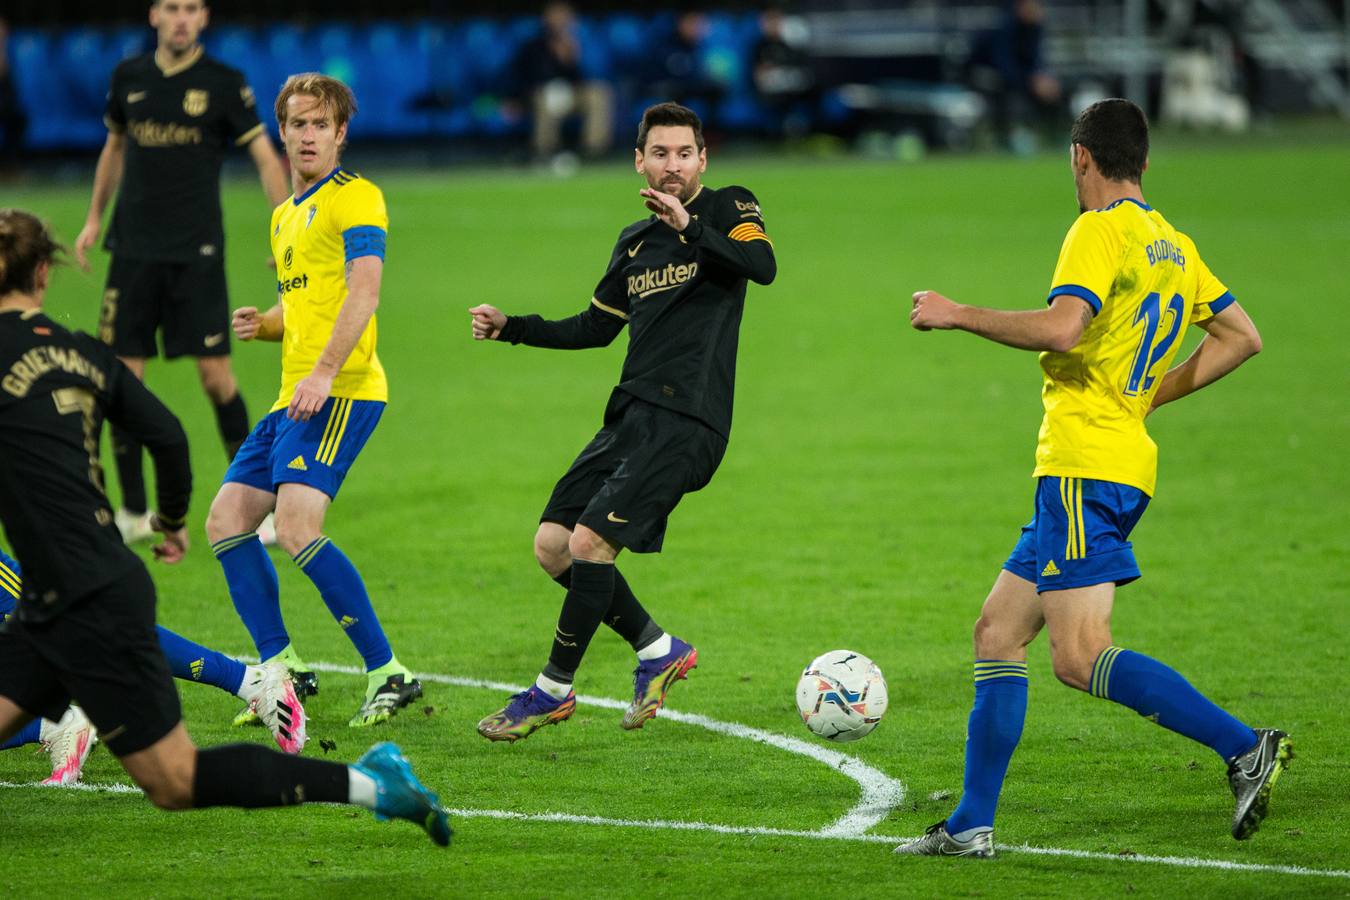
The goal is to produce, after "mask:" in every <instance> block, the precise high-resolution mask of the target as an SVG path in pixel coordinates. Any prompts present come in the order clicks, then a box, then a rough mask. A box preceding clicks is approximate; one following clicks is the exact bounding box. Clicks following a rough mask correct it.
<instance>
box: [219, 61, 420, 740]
mask: <svg viewBox="0 0 1350 900" xmlns="http://www.w3.org/2000/svg"><path fill="white" fill-rule="evenodd" d="M355 111H356V101H355V99H354V98H353V97H352V93H351V91H350V90H349V89H348V88H347V86H346V85H344V84H343V83H342V82H340V81H338V80H336V79H334V78H330V77H328V76H325V75H319V74H315V73H306V74H303V75H293V76H291V77H290V78H289V79H288V80H287V81H286V84H285V85H284V86H283V87H282V89H281V93H280V95H278V97H277V102H276V115H277V123H278V124H279V126H280V130H281V139H282V143H283V144H284V145H285V148H286V155H287V158H288V159H289V161H290V165H291V183H292V185H293V187H294V193H293V194H292V196H291V197H289V198H288V199H287V200H286V201H285V202H283V203H282V204H281V205H280V206H278V207H277V209H276V211H275V212H273V213H272V221H271V225H270V232H271V238H272V252H273V254H274V255H275V258H276V263H277V305H276V306H274V307H272V308H271V309H269V310H268V311H267V312H265V313H263V312H259V311H258V310H257V309H256V308H254V307H244V308H243V309H239V310H236V311H235V313H234V331H235V334H236V335H237V336H238V337H239V338H240V339H241V340H246V341H247V340H252V339H254V338H258V339H261V340H270V341H278V342H280V343H281V393H280V395H279V396H278V398H277V402H276V404H275V405H273V407H272V411H271V412H270V413H269V414H268V415H267V417H266V418H264V419H263V420H262V421H261V422H259V423H258V425H257V427H255V428H254V429H253V432H252V433H251V434H250V435H249V437H248V440H246V441H245V442H244V445H243V446H242V447H240V448H239V453H238V454H237V455H236V456H235V458H234V462H233V463H231V464H230V468H229V471H227V472H226V473H225V483H224V484H223V485H221V488H220V492H219V493H218V494H217V495H216V499H215V501H214V502H213V503H212V505H211V514H210V516H209V518H208V519H207V523H206V531H207V536H208V537H209V538H210V539H211V546H212V550H213V551H214V552H215V554H216V558H217V559H218V560H219V561H220V564H221V567H222V568H223V569H224V571H225V581H226V583H227V584H228V585H229V588H230V597H231V599H232V600H233V601H234V605H235V609H236V610H237V611H238V612H239V616H240V618H242V619H243V620H244V624H245V626H247V628H248V630H249V634H250V636H252V638H253V642H254V644H255V645H256V646H257V648H258V656H259V657H260V658H261V659H263V660H264V661H267V660H272V659H278V660H281V661H282V662H284V663H285V664H286V665H287V666H288V667H289V668H290V669H291V671H292V672H293V673H295V675H296V679H297V681H298V682H299V683H300V685H301V686H302V687H303V688H305V689H306V690H307V691H317V676H315V675H314V673H313V672H310V671H308V667H306V666H305V664H304V663H303V662H302V661H301V659H300V657H299V655H298V654H297V653H296V652H295V649H294V648H293V647H292V646H291V640H290V636H289V635H288V634H287V631H286V626H285V623H284V622H283V621H282V617H281V606H280V601H279V597H278V588H277V575H276V571H275V570H274V569H273V567H272V562H271V559H270V558H269V557H268V556H267V554H266V553H265V552H264V551H263V549H262V545H261V544H260V543H259V542H258V541H257V540H256V537H255V536H254V535H253V534H252V532H253V530H254V529H255V528H256V527H257V524H258V522H260V521H261V520H262V519H263V517H264V516H266V515H267V513H268V512H270V511H272V510H273V509H275V510H276V528H277V543H278V544H280V545H281V547H282V548H283V549H285V550H286V552H287V553H289V554H291V557H292V559H294V560H295V563H296V565H298V566H299V567H300V569H301V571H303V572H304V573H305V574H306V575H307V576H308V577H309V578H310V580H311V581H313V582H314V585H315V587H316V588H318V590H319V594H320V595H321V596H322V597H323V600H324V603H325V604H326V605H327V606H328V609H329V612H331V613H332V615H333V618H334V619H335V620H337V623H338V624H339V625H340V626H341V628H342V630H343V631H344V632H345V633H346V635H347V637H348V638H349V639H350V640H351V642H352V644H353V645H354V646H355V647H356V649H357V651H358V652H359V653H360V654H361V658H362V660H363V661H364V662H365V666H366V672H367V676H368V677H367V689H366V699H365V702H364V703H362V705H361V708H360V709H359V710H357V713H356V715H355V716H354V717H353V718H352V719H351V722H350V724H351V725H352V726H354V727H359V726H366V725H373V724H376V723H378V722H382V721H384V720H386V719H388V718H389V717H390V716H392V715H394V714H395V713H396V712H397V711H398V710H399V709H401V708H403V707H404V706H406V705H408V704H409V703H411V702H412V701H413V700H415V699H416V698H418V697H420V696H421V695H422V686H421V685H420V684H419V683H418V682H417V680H416V679H415V678H413V677H412V674H411V673H410V672H409V671H408V669H407V667H405V666H404V665H402V664H401V663H400V662H399V661H398V659H397V657H395V656H394V652H393V650H392V648H391V647H390V646H389V640H388V638H387V637H386V636H385V633H384V630H383V629H382V628H381V627H380V622H379V619H378V618H377V617H376V615H375V610H374V607H373V606H372V605H371V602H370V597H369V595H368V594H367V592H366V586H365V583H364V582H363V580H362V579H361V575H360V573H359V572H357V570H356V567H355V566H354V565H353V564H352V562H351V561H350V560H349V559H348V558H347V556H346V555H345V554H344V553H343V552H342V551H341V550H339V549H338V547H337V545H336V544H334V543H333V542H332V540H331V539H329V538H328V537H327V536H326V535H324V533H323V525H324V518H325V515H326V514H327V510H328V505H329V503H330V502H331V501H332V500H333V499H334V498H335V497H337V494H338V490H339V488H340V487H341V486H342V482H343V480H344V479H345V478H346V476H347V473H348V471H349V470H350V468H351V466H352V464H353V463H354V462H355V461H356V457H357V455H358V454H359V453H360V452H361V449H362V448H363V447H364V446H365V443H366V441H367V439H368V438H369V437H370V435H371V434H372V433H373V432H374V430H375V426H376V424H378V422H379V420H380V415H381V414H382V413H383V411H384V407H385V402H386V401H387V400H388V397H389V388H388V384H387V383H386V381H385V375H384V367H383V366H381V365H380V359H379V357H378V356H377V355H376V352H375V342H376V325H375V308H376V306H378V305H379V299H380V281H381V278H382V276H383V272H384V249H385V235H386V232H387V230H388V227H389V217H388V215H387V213H386V212H385V205H384V196H383V195H382V194H381V193H380V190H379V188H377V187H375V186H374V185H373V184H371V183H370V182H369V181H367V180H365V179H364V178H362V177H361V176H359V175H357V174H355V173H353V172H349V171H348V170H346V169H343V168H342V167H341V166H340V164H339V161H338V157H339V152H340V150H341V149H342V146H343V145H344V144H345V142H346V137H347V123H348V121H349V120H350V118H351V116H352V115H353V114H354V113H355ZM251 718H252V716H251V715H250V714H249V712H248V710H245V711H244V713H241V715H240V716H239V717H238V718H237V719H236V722H238V723H241V724H242V723H243V722H246V721H248V720H250V719H251Z"/></svg>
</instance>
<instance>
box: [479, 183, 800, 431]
mask: <svg viewBox="0 0 1350 900" xmlns="http://www.w3.org/2000/svg"><path fill="white" fill-rule="evenodd" d="M685 208H686V209H687V210H688V211H689V214H690V223H689V226H688V227H687V228H685V230H684V232H683V233H681V232H677V231H675V230H674V229H673V228H671V227H670V226H669V225H666V224H665V223H664V222H662V221H661V220H660V219H658V218H657V217H656V216H651V217H650V218H647V219H643V220H642V221H640V222H634V223H633V224H632V225H629V226H628V227H627V228H625V229H624V230H623V231H622V232H621V233H620V235H619V240H618V242H617V243H616V244H615V246H614V252H613V253H612V254H611V255H610V260H609V268H608V269H607V270H606V272H605V275H604V277H603V278H601V279H600V283H599V284H598V285H597V286H596V288H595V295H594V297H593V299H592V300H591V303H590V305H589V306H587V307H586V309H584V310H583V311H582V312H580V313H578V314H577V315H575V316H571V317H570V318H566V319H560V320H554V321H549V320H545V319H543V318H541V317H539V316H510V317H508V318H507V320H506V326H505V327H504V328H503V329H502V333H501V335H500V336H499V339H500V340H504V341H509V342H511V343H513V344H528V345H530V346H532V347H552V348H556V349H563V350H579V349H583V348H586V347H603V346H606V345H608V344H609V343H611V342H612V341H613V340H614V338H615V337H617V336H618V334H619V332H620V331H622V330H623V327H624V325H627V326H628V335H629V336H628V354H627V356H626V357H624V362H623V370H622V372H621V374H620V376H619V384H618V386H617V387H616V388H615V390H616V391H622V392H624V393H627V394H631V395H632V396H634V397H638V398H639V399H642V400H646V401H647V402H649V403H655V404H657V405H658V406H664V407H666V408H668V409H672V410H675V411H676V412H679V413H683V414H685V415H688V416H692V417H694V418H696V419H698V420H700V421H702V422H703V423H705V424H706V425H708V427H710V428H712V429H714V430H715V431H717V432H718V433H719V434H721V435H722V436H723V437H729V436H730V434H731V413H732V399H733V395H734V393H735V385H736V349H737V345H738V342H739V335H740V326H741V314H742V311H743V309H744V307H745V289H746V282H747V281H754V282H755V283H756V284H769V283H771V282H772V281H773V279H774V276H775V275H776V274H777V262H776V261H775V259H774V252H773V244H772V243H771V242H770V241H769V239H768V237H767V236H766V235H765V233H764V217H763V214H762V213H761V211H760V208H759V203H758V201H756V200H755V196H754V195H753V194H751V193H750V191H748V190H746V189H745V188H743V187H735V186H733V187H725V188H721V189H712V188H707V187H704V188H702V189H701V190H700V191H699V193H698V194H697V195H695V196H694V198H693V199H691V200H690V201H689V202H688V203H687V204H685Z"/></svg>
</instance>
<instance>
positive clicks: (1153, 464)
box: [1034, 200, 1233, 496]
mask: <svg viewBox="0 0 1350 900" xmlns="http://www.w3.org/2000/svg"><path fill="white" fill-rule="evenodd" d="M1064 295H1069V296H1073V297H1078V298H1080V299H1082V300H1083V301H1084V302H1086V303H1088V304H1089V305H1091V306H1092V308H1093V310H1094V312H1095V313H1096V315H1095V316H1094V317H1093V319H1092V322H1091V323H1090V324H1089V325H1088V327H1087V328H1086V329H1085V330H1084V331H1083V336H1082V338H1080V339H1079V341H1078V345H1077V346H1076V347H1074V348H1073V349H1072V350H1069V351H1068V352H1066V353H1052V352H1046V353H1042V354H1041V357H1040V359H1041V370H1042V372H1043V374H1044V381H1043V384H1042V388H1041V399H1042V402H1043V403H1044V406H1045V418H1044V419H1043V420H1042V421H1041V433H1040V441H1039V444H1038V446H1037V448H1036V470H1035V472H1034V474H1035V475H1036V476H1041V475H1056V476H1061V477H1067V478H1095V479H1099V480H1102V481H1114V482H1118V483H1120V484H1128V485H1132V486H1133V487H1137V488H1139V489H1140V490H1141V491H1144V492H1145V493H1146V494H1148V495H1150V496H1152V495H1153V489H1154V485H1155V482H1156V480H1157V471H1158V447H1157V445H1156V444H1154V443H1153V439H1152V438H1150V437H1149V436H1148V431H1147V430H1146V429H1145V428H1144V416H1145V415H1146V414H1147V413H1148V409H1149V405H1150V403H1151V402H1152V399H1153V394H1154V392H1155V391H1156V390H1157V387H1158V383H1159V381H1160V380H1161V379H1162V376H1163V373H1165V372H1166V371H1167V369H1168V366H1169V365H1170V364H1171V362H1172V359H1173V357H1175V356H1176V353H1177V349H1178V348H1179V347H1180V346H1181V341H1180V340H1179V338H1180V334H1181V326H1182V325H1183V324H1188V323H1189V324H1194V323H1196V322H1203V321H1204V320H1206V319H1209V318H1211V317H1213V316H1215V315H1217V314H1218V313H1219V312H1220V311H1222V310H1223V309H1224V308H1225V307H1227V306H1228V305H1229V304H1231V303H1232V302H1233V295H1232V294H1230V293H1229V292H1228V289H1227V288H1226V287H1224V286H1223V284H1222V283H1221V282H1220V281H1219V280H1218V279H1217V278H1215V277H1214V275H1213V273H1211V272H1210V271H1209V268H1208V267H1207V266H1206V265H1205V264H1204V262H1203V261H1202V260H1201V259H1200V254H1199V253H1197V252H1196V249H1195V243H1194V242H1193V241H1192V240H1191V239H1190V238H1189V237H1187V236H1186V235H1184V234H1182V233H1181V232H1179V231H1177V230H1176V229H1175V228H1173V227H1172V226H1171V225H1169V224H1168V223H1167V220H1166V219H1164V218H1163V217H1162V214H1161V213H1159V212H1158V211H1157V210H1156V209H1153V208H1152V207H1150V206H1147V205H1145V204H1143V203H1139V202H1137V201H1134V200H1119V201H1117V202H1115V203H1113V204H1111V205H1110V206H1108V207H1106V208H1105V209H1100V210H1094V211H1092V212H1086V213H1083V214H1082V215H1081V216H1079V217H1078V220H1077V221H1075V222H1074V224H1073V227H1072V228H1070V229H1069V233H1068V235H1067V236H1066V237H1065V238H1064V245H1063V247H1061V248H1060V251H1059V263H1058V265H1056V266H1055V275H1054V278H1053V279H1052V280H1051V288H1050V300H1052V301H1053V300H1054V299H1055V298H1056V297H1060V296H1064Z"/></svg>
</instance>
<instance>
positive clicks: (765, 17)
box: [0, 0, 1350, 169]
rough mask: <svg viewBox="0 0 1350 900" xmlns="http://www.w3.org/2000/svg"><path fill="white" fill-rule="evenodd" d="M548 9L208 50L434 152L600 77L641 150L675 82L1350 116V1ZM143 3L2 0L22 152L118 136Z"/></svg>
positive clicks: (1026, 126)
mask: <svg viewBox="0 0 1350 900" xmlns="http://www.w3.org/2000/svg"><path fill="white" fill-rule="evenodd" d="M541 6H542V4H540V3H524V2H517V0H499V2H492V3H489V2H476V0H475V2H450V0H431V2H424V3H410V2H401V0H386V2H383V3H380V4H378V8H377V11H376V12H375V13H372V4H369V3H357V2H355V0H329V2H323V3H319V2H308V0H300V2H291V3H287V4H285V6H284V8H285V10H286V12H285V14H284V15H281V16H278V15H277V9H278V8H277V6H276V5H275V4H266V3H260V2H231V3H218V4H214V5H213V9H212V12H213V16H214V21H213V23H212V25H211V26H210V28H209V29H208V30H207V32H206V34H205V44H206V46H207V49H208V52H211V53H213V54H214V55H216V56H218V57H219V58H221V59H223V60H225V61H226V62H228V63H230V64H232V65H234V66H237V67H239V68H241V69H243V71H244V72H245V73H246V75H247V77H248V80H249V82H250V83H251V84H252V85H253V86H254V89H255V90H256V91H257V93H258V95H259V97H260V98H263V100H264V103H263V105H264V106H266V105H267V103H266V99H267V98H269V97H270V96H272V95H273V93H274V91H275V89H276V88H277V87H278V86H279V85H280V83H281V81H282V80H283V79H284V78H285V76H286V75H288V74H290V73H292V72H296V71H303V70H322V71H325V72H327V73H329V74H332V75H336V76H339V77H341V78H343V79H345V80H347V81H349V82H350V83H351V84H352V86H353V88H354V89H355V92H356V94H357V96H358V98H360V101H361V106H362V110H361V115H360V117H359V118H358V119H357V121H356V123H355V125H354V127H353V129H352V141H353V144H354V145H358V146H359V145H362V144H375V143H381V144H384V145H387V146H390V147H397V148H399V149H400V150H403V151H407V150H408V149H410V147H422V148H424V149H428V150H434V149H436V148H440V149H443V150H444V149H449V150H453V151H454V152H452V153H438V154H436V155H435V156H434V157H432V159H433V160H434V161H436V162H442V161H447V160H454V159H488V158H493V159H496V158H502V157H503V155H504V156H505V158H506V159H508V160H520V159H529V158H530V157H531V156H535V157H537V156H538V155H539V153H538V152H536V153H534V154H531V153H530V152H529V147H530V134H531V119H532V117H533V116H534V115H535V113H536V112H537V111H539V110H542V109H551V110H554V111H555V112H558V113H561V112H562V111H564V110H567V109H570V108H572V105H571V104H572V100H573V99H574V97H573V94H574V93H575V92H579V91H582V90H583V86H584V85H590V84H595V85H599V86H602V88H603V93H602V95H601V101H600V102H602V103H603V104H604V105H605V107H606V109H605V111H604V113H605V116H606V118H607V119H608V120H609V122H610V123H611V124H610V125H609V127H607V128H606V129H605V130H606V131H608V132H609V133H608V135H607V140H606V142H605V145H604V146H606V147H609V148H614V147H618V148H621V149H625V150H626V138H627V135H628V134H629V133H630V132H631V131H632V127H633V125H634V124H635V122H636V121H637V119H638V117H639V116H640V113H641V110H642V109H643V108H644V107H645V106H646V105H647V104H648V103H650V102H652V101H654V100H656V99H657V98H666V97H668V96H669V95H670V94H680V95H681V97H682V99H684V100H686V101H687V102H689V103H690V104H691V105H693V106H694V107H695V108H697V109H698V111H699V112H700V113H701V114H702V115H703V116H704V117H705V118H706V119H707V121H708V124H709V126H710V130H711V131H712V132H713V134H714V136H715V137H716V139H717V140H718V142H719V143H732V142H735V141H739V140H741V139H745V138H757V139H761V140H763V139H776V138H780V137H789V138H802V137H804V136H807V135H826V136H830V137H831V138H833V139H836V140H837V141H838V142H839V144H838V146H840V147H844V148H854V149H858V150H861V151H863V152H867V153H870V154H873V155H878V154H880V155H886V154H889V153H895V154H899V155H901V156H907V155H912V154H913V153H915V152H916V151H918V150H920V149H921V148H922V147H925V146H927V147H942V148H952V149H968V148H971V147H976V148H978V147H982V146H989V145H1002V146H1005V147H1008V148H1010V149H1012V150H1014V151H1018V152H1028V151H1030V150H1033V149H1034V148H1035V147H1036V146H1038V145H1039V144H1040V143H1041V142H1042V141H1043V140H1044V138H1045V136H1046V135H1048V134H1050V132H1051V131H1055V130H1056V128H1057V127H1058V129H1059V130H1062V125H1063V124H1064V123H1065V122H1067V120H1068V119H1069V117H1070V116H1071V115H1072V114H1073V113H1074V112H1075V111H1076V109H1077V108H1081V106H1083V105H1085V104H1086V103H1087V102H1090V101H1091V100H1092V99H1096V98H1099V97H1101V96H1109V95H1122V96H1128V97H1130V98H1132V99H1135V100H1137V101H1140V102H1144V103H1145V105H1146V108H1147V109H1148V110H1149V112H1150V113H1151V114H1153V115H1154V117H1155V118H1158V119H1160V120H1162V121H1171V122H1177V123H1180V124H1185V125H1190V126H1195V127H1217V128H1224V129H1229V130H1233V131H1239V130H1243V129H1245V128H1248V127H1251V126H1252V125H1260V124H1262V123H1263V122H1268V121H1270V120H1271V119H1272V118H1273V117H1276V116H1287V115H1297V114H1308V113H1314V114H1315V113H1323V114H1331V115H1335V116H1339V117H1342V118H1345V117H1350V89H1348V88H1347V57H1348V56H1350V21H1348V18H1347V11H1350V0H1280V2H1276V0H1241V2H1239V0H1045V2H1041V0H1019V2H963V0H958V2H921V0H918V2H910V3H896V2H891V3H882V2H866V0H844V2H834V0H831V2H824V0H819V2H811V0H807V2H802V3H797V4H792V5H790V6H776V7H773V10H774V11H773V12H769V13H767V14H766V11H765V8H764V7H762V6H759V5H754V4H740V3H733V2H728V3H723V4H718V5H717V6H716V7H707V8H699V9H697V10H695V11H691V10H690V9H689V8H685V7H681V8H680V9H681V11H680V12H679V13H677V12H675V11H673V10H667V11H652V12H647V11H643V12H635V11H634V10H633V8H632V7H631V5H624V4H618V3H579V4H576V16H575V20H574V21H573V22H571V23H569V24H567V25H565V26H563V27H564V28H565V30H567V31H569V32H570V33H571V35H572V36H573V38H574V40H575V41H576V45H577V47H578V48H579V51H578V53H577V59H576V65H575V71H573V72H568V73H566V74H565V75H564V76H563V77H552V76H557V75H558V73H557V72H556V71H550V70H549V68H548V67H547V66H540V65H538V64H537V63H538V56H539V51H540V48H541V47H542V46H544V45H543V44H541V43H539V42H538V39H539V37H540V35H541V31H542V30H543V28H544V25H543V24H542V21H541V16H540V12H541V9H540V7H541ZM147 7H148V3H147V2H146V0H109V2H92V0H84V2H79V0H46V2H43V0H10V2H7V3H6V4H5V8H4V11H3V13H2V15H3V16H4V17H6V18H7V19H8V34H7V37H6V38H5V40H4V44H5V47H6V50H7V53H6V59H7V64H6V63H0V79H2V80H3V85H0V113H2V115H0V134H3V138H2V140H3V145H0V146H3V147H4V153H5V157H6V160H7V164H8V166H9V168H11V169H13V168H14V167H16V166H18V165H20V163H21V161H23V162H41V161H42V160H44V159H51V158H53V157H55V156H60V155H69V154H79V153H89V152H92V151H94V150H96V149H97V148H98V146H99V145H100V144H101V142H102V140H103V137H104V133H105V132H104V130H103V125H102V110H103V101H104V96H105V93H106V91H107V85H108V77H109V74H110V73H111V71H112V69H113V66H114V65H115V64H116V63H117V61H118V60H120V59H122V58H124V57H126V56H129V55H132V54H135V53H139V52H144V51H146V50H148V49H150V48H152V47H153V39H154V35H153V32H152V31H151V30H150V29H149V28H148V27H147V26H146V24H145V12H146V8H147ZM677 86H678V87H677ZM536 95H537V99H538V102H539V103H541V104H543V105H541V106H536V105H535V102H536ZM265 118H266V117H265ZM581 127H582V126H580V125H577V124H571V125H568V126H567V127H566V128H565V130H564V134H563V143H562V144H561V145H560V147H559V148H557V152H560V153H567V152H569V150H568V148H569V147H573V148H575V147H576V146H577V145H578V144H579V143H580V142H581V139H580V137H579V136H578V135H577V134H574V133H573V132H579V130H580V128H581ZM616 136H617V137H616ZM897 138H899V140H896V139H897ZM1061 141H1062V137H1060V136H1059V135H1058V133H1056V135H1055V140H1054V143H1055V144H1056V146H1058V144H1059V143H1060V142H1061ZM536 149H537V148H536ZM554 149H555V148H544V151H545V152H546V153H547V154H548V155H550V156H551V155H553V152H554ZM586 149H590V150H592V151H594V150H596V149H597V146H591V147H588V148H586ZM565 159H566V157H563V161H565Z"/></svg>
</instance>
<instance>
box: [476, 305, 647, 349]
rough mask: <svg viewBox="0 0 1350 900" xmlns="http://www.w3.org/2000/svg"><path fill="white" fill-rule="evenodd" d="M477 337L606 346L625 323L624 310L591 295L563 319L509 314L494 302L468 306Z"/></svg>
mask: <svg viewBox="0 0 1350 900" xmlns="http://www.w3.org/2000/svg"><path fill="white" fill-rule="evenodd" d="M469 315H471V316H472V317H473V337H474V340H476V341H505V342H507V343H509V344H525V345H526V346H528V347H545V348H548V349H552V350H586V349H588V348H591V347H608V346H609V345H610V344H612V343H614V339H615V338H616V337H618V336H619V332H620V331H623V326H624V325H626V324H627V323H628V316H627V314H626V313H624V312H622V311H620V310H617V309H612V308H610V307H607V306H605V305H604V304H602V303H600V301H599V300H595V299H592V300H591V304H590V305H589V306H587V307H586V308H585V309H583V310H582V311H581V312H579V313H577V314H576V315H575V316H568V317H567V318H566V319H545V318H543V317H542V316H533V315H531V316H508V315H506V314H504V313H502V312H501V310H499V309H497V308H496V307H495V306H488V305H487V304H483V305H481V306H475V307H473V308H472V309H470V310H469Z"/></svg>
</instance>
